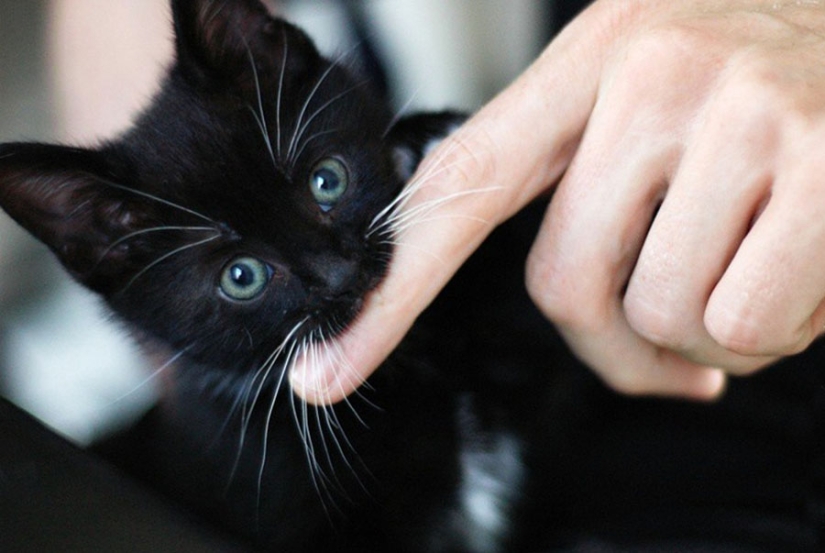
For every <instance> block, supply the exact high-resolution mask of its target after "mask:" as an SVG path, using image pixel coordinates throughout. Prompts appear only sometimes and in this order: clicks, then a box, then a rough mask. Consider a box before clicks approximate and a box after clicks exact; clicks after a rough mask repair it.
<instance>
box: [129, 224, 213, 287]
mask: <svg viewBox="0 0 825 553" xmlns="http://www.w3.org/2000/svg"><path fill="white" fill-rule="evenodd" d="M220 236H221V233H220V232H216V233H215V235H214V236H210V237H209V238H207V239H205V240H200V241H198V242H195V243H194V244H187V245H185V246H181V247H180V248H176V249H174V250H172V251H171V252H168V253H165V254H163V255H162V256H160V257H159V258H157V259H155V260H154V261H152V262H151V263H149V265H147V266H146V267H144V268H143V269H141V270H140V271H138V273H137V274H136V275H135V276H133V277H132V278H131V279H129V282H127V283H126V286H124V287H123V289H121V290H120V292H118V293H119V294H123V293H124V292H125V291H126V290H128V289H129V288H131V286H132V284H134V283H135V281H136V280H137V279H139V278H140V277H141V276H143V275H144V274H146V273H147V272H148V271H149V270H151V269H152V268H153V267H156V266H157V265H158V264H160V263H162V262H164V261H166V260H167V259H169V258H170V257H172V256H174V255H177V254H179V253H182V252H184V251H186V250H189V249H192V248H197V247H198V246H203V245H205V244H208V243H209V242H213V241H215V240H217V239H218V238H219V237H220Z"/></svg>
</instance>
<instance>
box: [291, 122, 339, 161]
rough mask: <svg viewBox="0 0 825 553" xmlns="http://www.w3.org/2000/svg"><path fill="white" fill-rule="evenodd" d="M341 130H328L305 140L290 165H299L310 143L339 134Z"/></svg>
mask: <svg viewBox="0 0 825 553" xmlns="http://www.w3.org/2000/svg"><path fill="white" fill-rule="evenodd" d="M340 130H341V129H327V130H325V131H319V132H317V133H315V134H313V135H312V136H310V137H309V138H307V139H306V140H304V142H303V144H302V145H301V149H300V150H298V152H297V153H296V154H295V157H294V158H293V159H292V160H290V161H289V162H288V163H289V164H290V165H295V163H297V162H298V160H299V159H301V154H303V153H304V150H305V149H306V147H307V145H308V144H309V143H310V142H312V141H313V140H315V139H316V138H320V137H322V136H324V135H327V134H334V133H336V132H339V131H340Z"/></svg>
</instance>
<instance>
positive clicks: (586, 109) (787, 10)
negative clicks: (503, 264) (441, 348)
mask: <svg viewBox="0 0 825 553" xmlns="http://www.w3.org/2000/svg"><path fill="white" fill-rule="evenodd" d="M823 37H825V7H823V6H822V5H821V4H820V3H819V2H815V1H784V2H783V1H776V0H769V1H765V0H759V1H757V0H753V1H731V0H727V1H724V0H715V1H711V0H706V1H696V0H678V1H677V0H672V1H670V2H657V1H655V0H638V1H636V0H634V1H628V0H599V1H597V2H595V3H594V4H593V5H592V6H591V7H590V8H589V9H588V10H586V11H585V12H584V14H582V16H580V17H579V18H578V19H577V20H576V21H574V22H573V23H572V24H571V25H570V26H569V27H568V28H567V29H566V30H565V31H564V32H563V33H562V34H561V35H560V36H559V37H558V38H557V39H556V40H554V41H553V42H552V43H551V44H550V46H549V47H548V48H547V49H546V50H545V52H544V53H543V54H542V56H541V57H540V58H539V59H538V60H537V61H536V62H535V63H534V64H533V66H532V67H531V68H530V69H528V70H527V71H526V72H525V73H524V74H523V75H522V76H521V77H520V78H519V79H518V80H517V81H516V82H515V83H513V84H512V85H511V86H510V87H509V88H508V89H506V90H505V91H504V92H503V93H502V94H500V95H499V96H498V97H497V98H496V99H494V100H493V101H492V102H490V103H489V104H488V105H487V106H485V108H483V109H482V110H481V111H480V112H479V113H478V114H477V115H476V116H475V117H473V118H472V119H471V120H470V121H468V122H467V124H466V125H464V127H462V128H461V129H460V130H459V131H458V132H457V133H456V134H455V135H454V136H453V137H452V138H450V139H448V140H446V141H445V142H444V143H443V144H442V146H441V147H440V148H439V149H437V150H436V151H435V152H434V153H433V154H431V155H430V156H429V157H428V159H427V160H425V161H424V163H423V164H422V167H421V168H420V170H419V172H418V176H417V177H415V178H414V179H413V182H416V181H420V182H424V185H423V186H421V187H420V188H419V189H418V192H417V193H416V195H415V197H414V201H413V203H412V204H411V206H410V209H414V208H415V205H423V204H424V203H425V202H428V201H433V200H434V199H439V198H447V197H453V196H454V195H455V199H454V200H452V201H450V202H446V203H444V204H443V205H442V207H441V208H440V209H441V211H440V212H439V213H440V216H439V218H438V219H436V220H430V221H429V222H428V224H427V225H417V226H414V227H411V228H409V229H408V230H407V231H405V232H404V233H403V235H402V236H401V237H400V238H399V242H401V246H400V247H399V248H398V250H397V253H396V257H395V259H394V261H393V264H392V266H391V269H390V272H389V275H388V276H387V278H386V280H385V281H384V282H383V283H382V285H381V286H380V287H379V289H377V290H376V291H375V292H374V293H373V294H372V296H371V297H370V298H369V300H368V301H367V304H366V306H365V310H364V312H363V314H362V316H361V317H360V318H359V319H357V320H356V322H355V323H354V324H353V326H352V328H351V329H350V330H349V331H348V332H346V333H345V334H343V335H342V336H341V337H340V338H339V339H338V344H337V345H336V349H338V348H340V349H339V351H340V352H343V355H344V356H345V357H346V359H348V361H349V363H350V364H351V366H347V367H341V366H335V367H333V366H331V364H328V363H320V364H316V365H312V366H310V365H309V364H308V363H299V364H298V365H297V366H296V367H295V368H294V369H293V371H292V374H291V381H292V384H293V387H294V389H295V390H296V392H298V393H299V394H301V395H303V396H304V397H305V398H306V399H308V400H309V401H312V402H319V403H330V402H334V401H336V400H339V399H341V398H343V397H344V396H345V395H346V394H348V393H350V392H351V391H353V390H354V389H355V388H356V387H357V386H358V385H359V384H360V383H361V382H362V381H363V380H364V379H366V377H367V376H368V375H369V374H370V373H371V372H372V370H374V368H375V367H377V366H378V364H379V363H380V362H381V361H382V360H383V359H384V357H386V356H387V355H388V354H389V352H390V351H391V350H392V349H393V347H395V345H396V344H397V343H398V342H399V341H400V339H401V338H402V337H403V335H404V334H405V333H406V331H407V330H408V329H409V327H410V326H411V324H412V322H413V321H414V319H415V317H416V316H417V315H418V314H419V313H420V312H421V311H422V310H423V309H424V308H425V307H426V306H427V304H428V303H429V302H430V301H432V299H433V298H434V297H435V296H436V294H437V293H438V291H439V290H440V289H441V288H442V287H443V286H444V284H445V283H446V282H447V281H448V280H449V278H450V277H451V276H452V274H453V273H454V272H455V271H456V270H457V269H458V267H459V266H460V265H461V263H462V262H463V261H464V260H465V259H466V258H467V257H468V256H469V255H470V254H471V253H472V251H474V250H475V248H476V247H477V246H478V245H479V244H480V243H481V242H482V241H483V239H484V238H485V237H486V236H487V234H488V233H489V232H490V230H491V229H492V228H494V227H495V226H496V225H497V224H499V223H500V222H502V221H503V220H505V219H506V218H507V217H509V216H511V215H512V214H514V213H515V212H516V211H518V209H520V208H521V207H522V206H524V205H525V204H526V203H527V202H529V201H530V200H531V199H533V198H535V197H536V196H537V195H539V194H541V193H542V192H544V191H547V190H548V189H549V188H550V187H551V186H552V185H553V183H556V182H559V179H561V180H560V182H559V184H558V186H557V190H556V191H555V194H554V197H553V201H552V202H551V204H550V207H549V209H548V212H547V216H546V218H545V221H544V223H543V226H542V229H541V231H540V232H539V235H538V237H537V239H536V242H535V244H534V247H533V251H532V253H531V255H530V258H529V260H528V263H527V283H528V288H529V290H530V292H531V295H532V297H533V298H534V301H535V302H536V304H537V305H538V306H539V307H540V308H541V310H542V311H543V312H544V313H545V314H546V315H547V317H548V318H549V319H551V320H552V321H554V322H555V323H556V324H557V326H558V327H559V329H560V331H561V332H562V334H563V335H564V336H565V338H566V339H567V341H568V343H569V344H570V345H571V347H572V348H573V350H574V351H575V352H576V353H577V355H579V357H580V358H581V359H582V360H583V361H585V362H586V363H587V364H588V365H590V366H591V367H592V368H593V369H594V370H595V371H596V372H597V373H598V374H599V375H600V376H601V377H602V378H603V379H604V380H605V381H606V382H607V383H608V384H609V385H611V386H613V387H614V388H616V389H617V390H619V391H622V392H626V393H632V394H657V395H672V396H683V397H690V398H696V399H711V398H713V397H715V396H717V395H718V394H719V393H720V392H721V390H722V389H723V387H724V383H725V378H726V375H727V374H733V375H743V374H748V373H751V372H753V371H755V370H758V369H760V368H763V367H765V366H767V365H768V364H770V363H771V362H773V361H774V360H776V359H778V358H780V357H782V356H785V355H789V354H792V353H795V352H798V351H800V350H802V349H804V348H805V347H807V346H808V345H809V344H810V343H811V342H812V341H813V340H814V339H815V338H816V337H817V336H818V335H819V333H820V330H821V329H822V328H823V325H825V302H823V298H825V271H823V270H821V269H820V267H825V259H823V258H825V193H823V192H822V191H821V190H820V188H821V187H822V186H825V185H823V184H821V183H820V182H819V177H820V176H821V175H822V174H823V173H825V158H823V157H822V156H820V155H818V147H819V146H820V145H821V144H823V143H825V142H824V141H823V139H825V70H823V69H822V67H823V60H825V38H823ZM491 185H498V186H500V189H498V190H497V191H496V192H483V193H481V192H479V193H477V194H474V193H467V192H468V191H473V190H482V189H485V190H489V187H490V186H491ZM421 250H424V251H427V252H428V253H429V255H422V254H421ZM336 357H339V356H336Z"/></svg>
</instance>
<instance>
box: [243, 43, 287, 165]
mask: <svg viewBox="0 0 825 553" xmlns="http://www.w3.org/2000/svg"><path fill="white" fill-rule="evenodd" d="M241 39H242V40H243V44H244V47H245V48H246V53H247V55H248V57H249V65H250V67H251V68H252V78H253V80H254V82H255V94H256V96H257V98H258V115H255V110H254V109H253V108H252V107H251V106H250V108H249V109H250V111H252V115H253V116H255V121H257V123H258V127H259V128H260V129H261V135H262V136H263V139H264V143H265V144H266V149H267V151H268V152H269V157H270V159H271V160H272V164H273V165H274V166H275V168H276V169H277V166H278V163H277V161H276V160H275V152H274V151H273V150H272V141H271V140H270V139H269V129H268V127H267V124H266V113H265V112H264V102H263V95H262V93H261V81H260V79H259V78H258V67H257V66H256V65H255V56H254V55H253V54H252V49H251V48H250V47H249V43H248V42H247V41H246V38H245V37H244V36H243V35H241ZM281 77H283V74H282V75H281ZM278 93H279V95H280V89H279V91H278ZM278 109H279V111H280V97H279V105H278ZM278 117H279V118H280V115H279V116H278ZM279 132H280V131H279ZM280 146H281V144H280V137H279V138H278V148H279V149H280Z"/></svg>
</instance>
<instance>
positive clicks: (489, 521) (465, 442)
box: [458, 395, 524, 553]
mask: <svg viewBox="0 0 825 553" xmlns="http://www.w3.org/2000/svg"><path fill="white" fill-rule="evenodd" d="M459 429H460V433H461V438H462V450H461V454H460V463H461V465H460V466H461V483H460V487H459V490H458V500H459V506H460V507H459V508H460V509H461V519H462V520H463V523H464V525H465V528H464V529H465V532H466V533H465V534H464V535H465V539H466V542H467V545H468V548H469V549H470V550H471V551H478V552H479V553H495V552H497V551H500V550H501V547H502V541H503V540H504V539H505V538H506V537H507V535H508V532H509V529H510V522H511V520H510V517H511V514H512V509H513V505H514V503H515V501H516V500H517V499H518V497H519V496H520V493H521V487H522V483H523V479H524V466H523V464H522V460H521V453H522V451H521V445H520V443H519V440H518V439H517V438H516V436H514V435H513V434H511V433H508V432H496V431H485V430H483V429H481V428H480V425H479V421H478V418H477V417H476V415H475V412H474V409H473V405H472V398H471V396H469V395H468V396H466V397H465V398H462V401H461V404H460V406H459Z"/></svg>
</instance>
